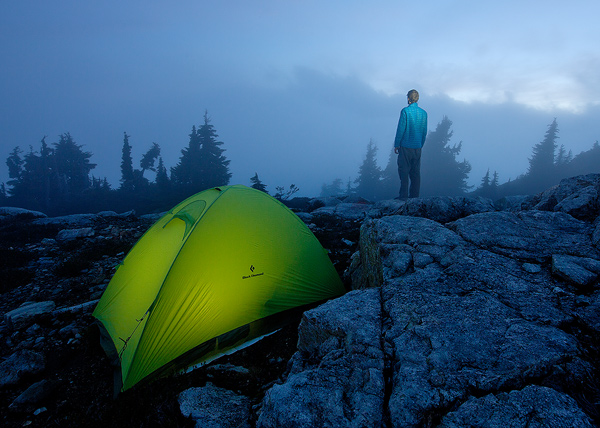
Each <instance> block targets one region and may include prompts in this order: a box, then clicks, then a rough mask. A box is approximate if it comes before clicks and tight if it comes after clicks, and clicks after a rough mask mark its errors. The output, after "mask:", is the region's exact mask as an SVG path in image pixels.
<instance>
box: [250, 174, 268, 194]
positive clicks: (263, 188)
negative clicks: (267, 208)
mask: <svg viewBox="0 0 600 428" xmlns="http://www.w3.org/2000/svg"><path fill="white" fill-rule="evenodd" d="M250 182H251V183H252V185H251V186H250V187H252V188H253V189H256V190H260V191H261V192H265V193H266V194H269V192H267V186H265V185H264V184H263V182H262V181H260V178H258V173H257V172H255V173H254V177H250Z"/></svg>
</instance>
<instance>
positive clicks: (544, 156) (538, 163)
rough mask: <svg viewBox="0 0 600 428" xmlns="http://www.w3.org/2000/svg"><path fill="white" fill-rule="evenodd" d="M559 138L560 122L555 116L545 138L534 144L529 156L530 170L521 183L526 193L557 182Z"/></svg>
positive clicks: (534, 191) (535, 191) (542, 188)
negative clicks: (556, 155)
mask: <svg viewBox="0 0 600 428" xmlns="http://www.w3.org/2000/svg"><path fill="white" fill-rule="evenodd" d="M557 139H558V124H557V122H556V118H554V120H553V121H552V123H551V124H550V125H548V130H547V131H546V134H545V135H544V139H543V140H542V141H541V142H539V143H538V144H536V145H535V146H533V150H532V155H531V158H529V170H528V171H527V174H525V177H524V179H523V180H522V183H521V186H522V188H523V189H522V190H523V191H524V192H525V193H528V194H533V193H537V192H540V191H542V190H544V189H546V188H548V187H549V186H551V185H553V184H555V181H556V180H557V175H556V173H557V171H556V165H555V163H554V161H555V155H554V153H555V151H556V148H557V143H556V140H557Z"/></svg>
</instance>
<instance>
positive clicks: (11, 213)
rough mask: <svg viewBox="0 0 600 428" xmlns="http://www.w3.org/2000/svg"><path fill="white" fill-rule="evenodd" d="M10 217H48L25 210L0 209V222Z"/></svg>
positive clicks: (13, 208) (14, 208)
mask: <svg viewBox="0 0 600 428" xmlns="http://www.w3.org/2000/svg"><path fill="white" fill-rule="evenodd" d="M11 217H21V218H46V217H48V216H47V215H46V214H44V213H42V212H39V211H31V210H26V209H25V208H17V207H0V220H1V219H5V218H11Z"/></svg>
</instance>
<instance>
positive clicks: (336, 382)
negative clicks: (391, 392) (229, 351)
mask: <svg viewBox="0 0 600 428" xmlns="http://www.w3.org/2000/svg"><path fill="white" fill-rule="evenodd" d="M381 322H382V319H381V301H380V294H379V291H378V290H376V289H371V290H366V291H364V292H352V293H348V294H346V295H345V296H343V297H341V298H339V299H337V300H335V301H330V302H328V303H326V304H324V305H322V306H321V307H319V308H317V309H314V310H312V311H309V312H306V313H305V314H304V316H303V319H302V322H301V324H300V327H299V338H298V352H297V353H296V354H295V355H294V357H293V359H292V365H291V369H290V373H289V375H288V377H287V381H286V382H285V383H284V384H280V385H275V386H273V387H272V388H271V389H270V390H269V391H267V394H266V396H265V399H264V401H263V407H262V411H261V413H260V416H259V419H258V423H257V427H263V428H267V427H269V428H277V427H297V428H312V427H322V426H330V427H340V428H343V427H378V426H383V420H384V418H385V416H384V401H385V382H384V357H383V349H382V337H381Z"/></svg>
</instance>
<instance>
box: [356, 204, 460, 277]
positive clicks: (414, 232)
mask: <svg viewBox="0 0 600 428" xmlns="http://www.w3.org/2000/svg"><path fill="white" fill-rule="evenodd" d="M463 243H464V241H463V240H462V239H461V238H460V237H459V236H458V235H456V234H455V233H454V232H452V231H450V230H448V229H447V228H445V227H444V226H442V225H441V224H439V223H437V222H435V221H432V220H429V219H425V218H418V217H406V216H389V217H384V218H382V219H380V220H368V221H366V222H365V223H363V226H362V227H361V233H360V249H361V250H360V262H361V266H362V272H361V274H362V280H360V281H358V283H353V287H355V288H356V287H360V288H365V287H377V286H379V285H381V284H382V283H383V281H384V280H389V279H390V278H391V277H393V276H394V275H397V274H398V273H404V272H406V271H407V270H408V269H409V268H410V267H411V261H412V260H413V258H412V254H414V253H419V254H420V255H419V256H417V257H418V260H419V262H418V263H423V262H424V261H425V259H424V258H423V256H422V255H427V256H429V257H430V258H431V259H433V260H437V261H440V260H441V259H442V258H443V257H444V256H445V255H446V254H447V253H449V252H450V251H451V250H453V249H454V248H456V247H457V246H458V245H461V244H463Z"/></svg>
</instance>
